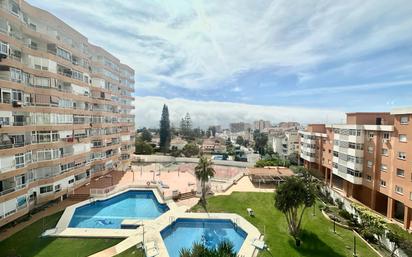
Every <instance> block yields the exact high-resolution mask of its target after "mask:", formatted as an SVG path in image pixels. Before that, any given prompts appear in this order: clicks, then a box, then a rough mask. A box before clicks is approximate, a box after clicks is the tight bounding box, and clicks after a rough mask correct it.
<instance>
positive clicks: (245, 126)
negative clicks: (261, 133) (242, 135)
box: [229, 122, 252, 133]
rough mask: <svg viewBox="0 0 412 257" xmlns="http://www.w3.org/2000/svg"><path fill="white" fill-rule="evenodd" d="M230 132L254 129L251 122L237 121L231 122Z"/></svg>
mask: <svg viewBox="0 0 412 257" xmlns="http://www.w3.org/2000/svg"><path fill="white" fill-rule="evenodd" d="M229 127H230V132H232V133H238V132H244V131H248V130H250V129H252V125H251V124H250V123H245V122H235V123H230V124H229Z"/></svg>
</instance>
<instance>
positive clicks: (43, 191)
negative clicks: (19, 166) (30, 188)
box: [40, 186, 53, 194]
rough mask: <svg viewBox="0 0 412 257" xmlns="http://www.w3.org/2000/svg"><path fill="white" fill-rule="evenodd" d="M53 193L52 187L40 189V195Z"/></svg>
mask: <svg viewBox="0 0 412 257" xmlns="http://www.w3.org/2000/svg"><path fill="white" fill-rule="evenodd" d="M52 191H53V186H44V187H40V194H44V193H48V192H52Z"/></svg>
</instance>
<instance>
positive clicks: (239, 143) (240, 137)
mask: <svg viewBox="0 0 412 257" xmlns="http://www.w3.org/2000/svg"><path fill="white" fill-rule="evenodd" d="M244 143H245V140H244V139H243V137H242V136H237V138H236V144H238V145H243V144H244Z"/></svg>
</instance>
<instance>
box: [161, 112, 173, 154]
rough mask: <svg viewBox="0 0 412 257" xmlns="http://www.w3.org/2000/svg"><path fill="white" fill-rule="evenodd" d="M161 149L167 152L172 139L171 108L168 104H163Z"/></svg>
mask: <svg viewBox="0 0 412 257" xmlns="http://www.w3.org/2000/svg"><path fill="white" fill-rule="evenodd" d="M159 136H160V142H159V145H160V149H161V151H162V152H163V153H167V151H168V150H169V147H170V141H171V140H172V136H171V132H170V120H169V109H168V108H167V105H163V110H162V117H161V119H160V130H159Z"/></svg>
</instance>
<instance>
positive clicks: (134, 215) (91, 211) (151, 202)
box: [69, 190, 169, 228]
mask: <svg viewBox="0 0 412 257" xmlns="http://www.w3.org/2000/svg"><path fill="white" fill-rule="evenodd" d="M168 210H169V207H168V206H167V205H166V204H160V203H159V202H158V201H157V198H156V196H155V195H154V193H153V191H150V190H131V191H127V192H125V193H122V194H119V195H116V196H114V197H112V198H109V199H106V200H101V201H95V202H93V203H89V204H86V205H84V206H81V207H77V208H76V210H75V212H74V214H73V216H72V218H71V220H70V223H69V227H72V228H120V225H121V223H122V221H123V220H124V219H139V220H149V219H155V218H157V217H159V216H160V215H162V214H163V213H165V212H166V211H168Z"/></svg>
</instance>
